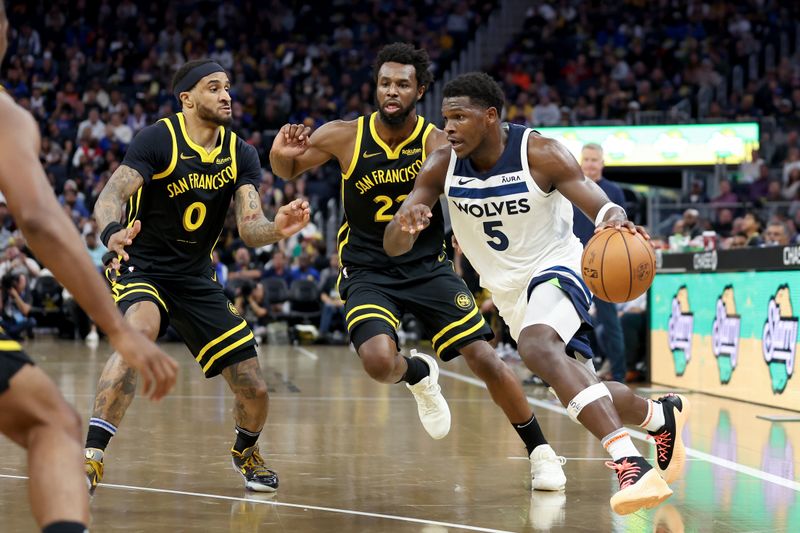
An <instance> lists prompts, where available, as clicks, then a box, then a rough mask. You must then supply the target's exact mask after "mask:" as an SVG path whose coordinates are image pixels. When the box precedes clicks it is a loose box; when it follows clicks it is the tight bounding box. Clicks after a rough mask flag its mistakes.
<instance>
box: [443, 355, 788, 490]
mask: <svg viewBox="0 0 800 533" xmlns="http://www.w3.org/2000/svg"><path fill="white" fill-rule="evenodd" d="M439 374H440V375H442V376H447V377H449V378H453V379H455V380H458V381H462V382H464V383H469V384H470V385H475V386H477V387H481V388H483V389H486V384H485V383H484V382H483V381H481V380H479V379H476V378H473V377H470V376H465V375H463V374H459V373H458V372H452V371H450V370H444V369H442V368H440V369H439ZM525 397H526V398H527V399H528V403H529V404H531V405H533V406H536V407H541V408H542V409H547V410H548V411H551V412H553V413H559V414H561V415H564V416H567V410H566V409H564V408H563V407H561V406H557V405H553V404H550V403H548V402H544V401H542V400H538V399H536V398H532V397H530V396H528V395H525ZM625 427H626V429H627V431H628V433H629V434H630V436H631V437H633V438H635V439H638V440H640V441H643V442H647V443H649V444H651V445H654V443H653V441H652V439H649V438H648V435H646V434H645V433H642V432H641V431H637V430H635V429H631V428H629V427H628V426H625ZM686 455H688V456H691V457H696V458H698V459H702V460H704V461H707V462H709V463H712V464H715V465H717V466H721V467H723V468H727V469H729V470H733V471H735V472H739V473H740V474H746V475H748V476H751V477H754V478H758V479H760V480H762V481H769V482H770V483H774V484H775V485H780V486H782V487H785V488H787V489H791V490H794V491H796V492H800V483H798V482H796V481H792V480H790V479H786V478H785V477H781V476H776V475H775V474H770V473H769V472H764V471H763V470H759V469H758V468H753V467H751V466H746V465H743V464H740V463H737V462H735V461H729V460H728V459H723V458H722V457H717V456H715V455H711V454H709V453H706V452H701V451H700V450H695V449H694V448H689V447H688V446H686Z"/></svg>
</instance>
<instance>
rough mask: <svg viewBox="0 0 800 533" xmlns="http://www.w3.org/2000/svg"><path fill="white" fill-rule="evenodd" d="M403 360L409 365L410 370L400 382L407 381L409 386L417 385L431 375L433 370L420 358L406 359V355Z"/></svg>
mask: <svg viewBox="0 0 800 533" xmlns="http://www.w3.org/2000/svg"><path fill="white" fill-rule="evenodd" d="M403 359H405V360H406V363H408V370H406V373H405V374H403V377H402V378H400V381H405V382H406V383H408V384H409V385H416V384H417V383H419V382H420V380H422V379H423V378H426V377H428V376H429V375H430V374H431V369H430V368H429V367H428V365H426V364H425V361H423V360H422V359H420V358H419V357H406V356H405V355H404V356H403ZM400 381H398V383H400Z"/></svg>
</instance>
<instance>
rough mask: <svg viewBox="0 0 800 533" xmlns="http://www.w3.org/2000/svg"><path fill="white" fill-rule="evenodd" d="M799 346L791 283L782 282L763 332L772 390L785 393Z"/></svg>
mask: <svg viewBox="0 0 800 533" xmlns="http://www.w3.org/2000/svg"><path fill="white" fill-rule="evenodd" d="M796 347H797V317H795V316H792V302H791V301H790V299H789V286H788V285H781V286H780V287H778V292H776V293H775V296H773V297H772V298H770V300H769V305H768V307H767V321H766V322H765V323H764V333H763V334H762V336H761V350H762V352H763V353H764V361H766V362H767V366H768V367H769V375H770V379H771V380H772V392H773V393H775V394H781V393H782V392H783V391H784V390H785V389H786V384H787V382H788V381H789V378H790V377H792V371H793V370H794V353H795V349H796Z"/></svg>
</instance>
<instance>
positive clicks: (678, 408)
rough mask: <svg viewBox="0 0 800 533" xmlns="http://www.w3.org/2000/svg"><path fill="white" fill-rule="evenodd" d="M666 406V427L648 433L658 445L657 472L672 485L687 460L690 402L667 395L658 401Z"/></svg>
mask: <svg viewBox="0 0 800 533" xmlns="http://www.w3.org/2000/svg"><path fill="white" fill-rule="evenodd" d="M658 401H659V402H661V405H663V406H664V421H665V423H664V426H663V427H662V428H661V429H659V430H657V431H648V433H649V434H650V435H651V436H652V437H653V440H654V441H655V444H656V470H658V473H659V474H661V477H663V478H664V481H666V482H667V483H672V482H673V481H675V480H676V479H678V476H680V474H681V472H683V463H684V461H685V460H686V450H685V449H684V446H683V437H682V434H683V426H684V425H685V424H686V419H688V418H689V400H687V399H686V397H684V396H681V395H679V394H667V395H666V396H662V397H661V398H659V399H658Z"/></svg>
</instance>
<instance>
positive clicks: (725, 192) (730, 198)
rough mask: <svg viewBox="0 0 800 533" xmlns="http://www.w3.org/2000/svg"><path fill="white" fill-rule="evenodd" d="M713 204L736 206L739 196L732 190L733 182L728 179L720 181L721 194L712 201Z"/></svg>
mask: <svg viewBox="0 0 800 533" xmlns="http://www.w3.org/2000/svg"><path fill="white" fill-rule="evenodd" d="M711 203H712V204H736V203H739V196H738V195H737V194H736V193H735V192H733V190H731V182H730V180H727V179H721V180H719V194H718V195H717V196H715V197H714V198H712V199H711Z"/></svg>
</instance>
